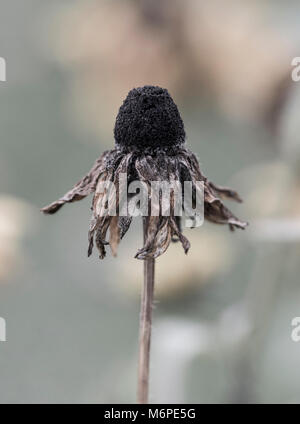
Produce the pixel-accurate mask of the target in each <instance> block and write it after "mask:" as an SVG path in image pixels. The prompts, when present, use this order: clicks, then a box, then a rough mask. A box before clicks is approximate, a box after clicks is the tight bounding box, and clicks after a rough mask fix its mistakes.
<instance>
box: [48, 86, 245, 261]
mask: <svg viewBox="0 0 300 424" xmlns="http://www.w3.org/2000/svg"><path fill="white" fill-rule="evenodd" d="M114 136H115V148H114V149H113V150H110V151H106V152H104V153H103V154H102V156H100V158H99V159H98V160H97V161H96V163H95V165H94V166H93V168H92V169H91V170H90V172H89V173H88V174H87V175H86V176H85V177H84V178H83V179H82V180H80V181H79V182H78V183H77V184H76V185H75V186H74V188H73V189H72V190H70V191H69V192H68V193H66V194H65V195H64V196H63V197H61V198H60V199H59V200H57V201H56V202H54V203H52V204H51V205H49V206H47V207H45V208H43V209H42V211H43V212H44V213H46V214H53V213H55V212H57V211H58V210H59V209H60V208H61V207H62V206H63V205H64V204H65V203H70V202H75V201H77V200H81V199H83V198H84V197H86V196H87V195H89V194H91V193H95V194H94V198H93V204H92V210H93V216H92V221H91V225H90V231H89V248H88V254H89V255H90V254H91V253H92V250H93V245H94V242H95V243H96V246H97V248H98V250H99V254H100V258H101V259H103V258H104V257H105V245H107V244H109V245H110V247H111V250H112V253H113V254H114V255H115V254H116V250H117V246H118V244H119V242H120V240H121V239H122V238H123V237H124V235H125V234H126V232H127V230H128V229H129V227H130V224H131V221H132V216H123V215H121V214H120V198H119V196H118V195H117V197H116V210H117V212H116V214H115V215H111V214H108V213H103V210H104V209H105V208H106V207H107V205H110V204H111V203H112V201H113V200H112V199H111V198H110V195H108V193H107V191H106V190H103V183H106V182H110V183H113V184H114V186H115V187H119V185H120V175H122V174H126V176H127V177H126V178H127V187H128V186H129V184H130V183H131V182H133V181H140V182H142V183H143V184H145V185H146V186H147V187H148V188H149V192H150V190H151V183H152V182H153V181H158V182H163V181H167V182H170V183H172V182H174V181H175V182H179V183H181V184H182V185H183V184H184V182H185V181H190V182H191V183H192V186H193V193H194V195H193V196H194V197H195V191H196V190H197V188H196V187H197V182H201V183H202V185H203V189H204V216H205V219H207V220H208V221H211V222H214V223H217V224H228V225H229V228H230V229H231V230H234V229H235V228H241V229H244V228H245V227H246V225H247V223H245V222H242V221H240V220H239V219H238V218H237V217H235V216H234V215H233V214H232V212H231V211H230V210H229V209H227V208H226V207H225V206H224V204H223V203H222V200H221V199H223V198H229V199H232V200H236V201H238V202H240V201H241V199H240V197H239V195H238V194H237V193H236V192H235V191H233V190H231V189H228V188H224V187H219V186H217V185H215V184H213V183H211V182H210V181H208V180H207V178H206V177H205V176H204V175H203V174H202V173H201V171H200V167H199V163H198V160H197V158H196V156H195V155H194V154H193V153H192V152H191V151H189V150H188V149H187V148H186V147H185V131H184V125H183V122H182V119H181V117H180V114H179V111H178V108H177V106H176V104H175V103H174V101H173V99H172V97H171V96H170V94H169V92H168V91H167V90H166V89H163V88H160V87H154V86H145V87H141V88H135V89H133V90H131V91H130V92H129V94H128V96H127V98H126V99H125V101H124V103H123V105H122V106H121V107H120V110H119V113H118V116H117V119H116V124H115V129H114ZM194 197H193V199H194ZM162 202H163V196H162V195H160V196H158V199H157V205H156V206H157V210H158V213H157V214H152V213H151V214H150V216H148V217H147V218H146V219H147V230H146V237H145V243H144V246H143V247H142V248H141V249H140V250H139V251H138V252H137V254H136V258H138V259H146V258H156V257H158V256H159V255H161V254H163V253H164V252H165V251H166V249H167V248H168V246H169V244H170V242H171V240H174V241H175V240H179V241H180V242H181V243H182V246H183V248H184V251H185V252H186V253H187V251H188V250H189V247H190V243H189V241H188V240H187V238H186V237H185V236H184V235H183V234H182V230H181V220H180V216H177V215H176V214H175V205H174V196H172V195H171V197H170V213H169V215H168V216H165V215H164V214H163V213H162ZM108 230H109V241H107V240H106V235H107V233H108Z"/></svg>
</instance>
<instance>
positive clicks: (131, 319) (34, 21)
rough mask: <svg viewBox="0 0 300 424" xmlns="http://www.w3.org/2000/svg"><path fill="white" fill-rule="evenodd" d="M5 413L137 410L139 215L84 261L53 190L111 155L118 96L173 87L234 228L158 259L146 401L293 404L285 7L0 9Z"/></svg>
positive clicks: (83, 206)
mask: <svg viewBox="0 0 300 424" xmlns="http://www.w3.org/2000/svg"><path fill="white" fill-rule="evenodd" d="M0 6H1V7H0V10H1V14H0V56H2V57H4V58H5V59H6V62H7V82H5V83H0V84H1V85H0V96H1V98H0V132H1V137H0V170H1V178H0V316H1V317H3V318H5V319H6V323H7V342H0V375H1V378H0V402H1V403H16V402H17V403H33V402H34V403H45V402H46V403H67V402H68V403H87V402H93V403H105V402H110V403H114V402H135V391H136V371H137V370H136V369H137V345H138V315H139V296H140V290H141V283H142V264H141V263H140V262H139V261H137V260H135V259H133V256H134V254H135V252H136V250H137V249H138V248H139V247H140V246H141V242H142V234H141V227H140V225H139V223H137V224H136V226H135V227H134V228H132V229H131V231H130V232H129V233H128V235H127V237H126V238H125V239H124V240H123V242H122V243H121V245H120V250H119V255H118V258H117V259H112V258H111V257H109V256H108V257H107V259H105V261H103V262H100V261H99V260H98V259H97V255H94V256H93V257H92V258H90V259H87V257H86V248H87V230H88V226H89V219H90V209H89V208H90V201H91V199H86V200H84V201H82V202H79V203H77V204H76V205H70V206H66V207H65V208H64V209H63V210H62V211H61V212H60V213H59V214H58V215H57V216H54V217H52V218H50V217H45V216H42V215H41V214H40V212H39V208H40V207H42V206H44V205H45V204H47V203H49V202H50V201H52V200H55V199H56V198H57V197H58V196H60V195H61V194H63V193H65V192H66V191H67V190H68V189H69V188H70V187H71V186H72V185H73V184H74V183H75V182H77V181H78V180H79V178H81V176H83V175H84V174H85V172H86V171H88V170H89V169H90V167H91V165H92V164H93V162H94V160H95V159H96V158H97V157H98V156H99V155H100V154H101V152H102V151H103V150H104V149H106V148H109V147H110V146H112V145H113V142H114V141H113V135H112V131H113V125H114V119H115V116H116V114H117V110H118V107H119V106H120V104H121V102H122V101H123V99H124V97H125V96H126V94H127V92H128V91H129V90H130V89H131V88H133V87H136V86H141V85H144V84H151V85H161V86H163V87H166V88H168V89H169V91H170V93H171V94H172V96H173V97H174V99H175V101H176V103H177V104H178V106H179V109H180V111H181V113H182V116H183V118H184V122H185V126H186V132H187V135H188V138H187V142H188V145H189V147H190V148H191V149H192V150H193V151H195V152H196V153H197V154H198V156H199V158H200V162H201V164H202V170H203V172H204V173H205V174H206V175H207V176H208V177H209V178H210V179H211V180H213V181H214V182H216V183H219V184H221V185H222V184H223V185H231V186H233V187H234V188H236V189H237V190H238V191H239V192H240V194H241V195H242V197H243V198H244V200H245V202H244V204H243V205H242V206H240V205H237V206H235V205H232V207H233V210H235V211H236V213H237V214H238V216H240V217H241V218H244V219H246V220H248V221H250V224H251V225H250V227H249V228H248V229H247V230H246V231H244V232H242V231H240V232H236V233H234V234H232V233H230V232H229V231H228V229H227V228H223V227H219V226H214V225H211V224H208V223H205V224H204V226H203V227H201V228H199V229H196V230H187V236H188V237H189V238H190V239H191V242H192V248H191V250H190V253H189V255H188V256H187V257H186V256H185V255H184V254H183V252H182V249H181V248H180V246H177V245H173V246H171V248H170V249H169V250H168V252H167V253H166V254H165V255H164V256H163V257H161V258H160V259H158V261H157V281H156V296H155V299H156V300H155V309H154V328H153V342H152V364H151V395H150V399H151V401H152V402H174V403H176V402H196V403H202V402H207V403H217V402H222V403H234V402H246V403H248V402H259V403H266V402H271V403H298V402H299V401H300V343H295V342H293V341H292V339H291V331H292V327H291V320H292V318H293V317H295V316H299V315H300V284H299V274H300V262H299V254H300V212H299V210H300V139H299V131H300V123H299V118H298V114H299V106H300V82H299V83H296V82H293V81H292V80H291V71H292V67H291V61H292V58H293V57H294V56H300V28H299V14H300V4H299V2H298V1H296V0H289V1H288V2H286V1H284V0H272V1H271V0H236V1H235V0H226V1H221V0H220V1H217V0H210V1H199V0H186V1H184V2H183V1H180V0H106V1H105V0H103V1H102V0H85V1H83V0H77V1H74V0H52V1H51V2H49V1H46V0H26V1H23V2H21V1H18V0H10V1H3V0H1V1H0Z"/></svg>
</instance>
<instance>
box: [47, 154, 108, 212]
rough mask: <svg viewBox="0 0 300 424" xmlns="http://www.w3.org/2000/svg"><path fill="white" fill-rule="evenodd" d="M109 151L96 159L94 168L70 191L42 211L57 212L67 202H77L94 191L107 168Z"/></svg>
mask: <svg viewBox="0 0 300 424" xmlns="http://www.w3.org/2000/svg"><path fill="white" fill-rule="evenodd" d="M108 154H109V151H106V152H104V153H103V154H102V155H101V156H100V158H99V159H97V160H96V162H95V164H94V166H93V167H92V169H91V170H90V171H89V172H88V174H87V175H85V176H84V177H83V178H82V179H81V180H80V181H78V183H77V184H76V185H75V186H74V187H73V188H72V189H71V190H70V191H68V192H67V193H66V194H65V195H64V196H62V197H61V198H60V199H58V200H56V201H55V202H53V203H51V204H50V205H48V206H45V207H44V208H42V209H41V211H42V212H43V213H45V214H54V213H56V212H57V211H58V210H59V209H60V208H61V207H62V206H63V205H64V204H65V203H71V202H76V201H78V200H81V199H83V198H85V197H86V196H88V195H89V194H91V193H93V192H94V191H95V190H96V186H97V182H98V179H99V176H100V175H101V173H102V172H104V171H105V169H106V158H107V155H108Z"/></svg>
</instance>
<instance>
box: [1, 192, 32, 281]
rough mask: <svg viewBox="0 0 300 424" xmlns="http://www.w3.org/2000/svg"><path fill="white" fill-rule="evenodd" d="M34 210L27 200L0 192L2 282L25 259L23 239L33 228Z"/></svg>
mask: <svg viewBox="0 0 300 424" xmlns="http://www.w3.org/2000/svg"><path fill="white" fill-rule="evenodd" d="M32 210H33V208H32V206H31V205H30V204H29V203H27V202H26V201H24V200H21V199H19V198H16V197H13V196H10V195H5V194H2V195H1V194H0V282H2V281H3V280H4V279H6V278H8V277H10V276H11V275H13V274H14V273H15V272H16V271H17V268H18V266H19V265H20V264H21V263H22V261H23V260H24V254H23V252H22V239H23V237H24V236H25V235H26V234H27V233H29V232H31V231H32V230H33V219H32Z"/></svg>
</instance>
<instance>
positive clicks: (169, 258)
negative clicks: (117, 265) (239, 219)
mask: <svg viewBox="0 0 300 424" xmlns="http://www.w3.org/2000/svg"><path fill="white" fill-rule="evenodd" d="M185 235H186V237H187V238H188V239H189V240H190V242H191V248H190V250H189V252H188V254H187V255H185V254H184V252H183V250H182V247H181V246H180V245H179V244H178V243H176V244H173V245H172V246H170V249H169V250H168V251H167V252H166V253H165V254H164V255H162V256H161V257H160V258H158V260H157V261H156V275H155V296H156V297H157V298H163V297H170V296H180V295H181V294H182V293H184V292H188V291H190V290H191V289H193V288H195V287H199V286H200V287H201V286H202V285H204V284H206V283H208V282H209V280H210V278H213V277H215V276H217V275H219V274H221V273H225V272H227V271H228V269H230V267H231V264H232V261H233V247H232V245H231V244H230V242H228V239H227V238H226V237H224V236H223V235H222V234H218V233H214V232H213V231H208V230H205V229H204V227H201V228H200V229H199V228H198V229H197V228H195V229H193V230H187V231H185ZM121 266H122V275H124V278H123V279H118V282H119V285H120V288H121V289H122V290H124V291H125V292H126V293H127V294H128V293H133V294H134V295H136V296H139V295H140V290H141V285H142V280H143V271H142V266H143V263H142V262H140V261H137V260H136V259H131V258H128V257H126V258H122V262H121ZM120 280H122V281H120Z"/></svg>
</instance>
